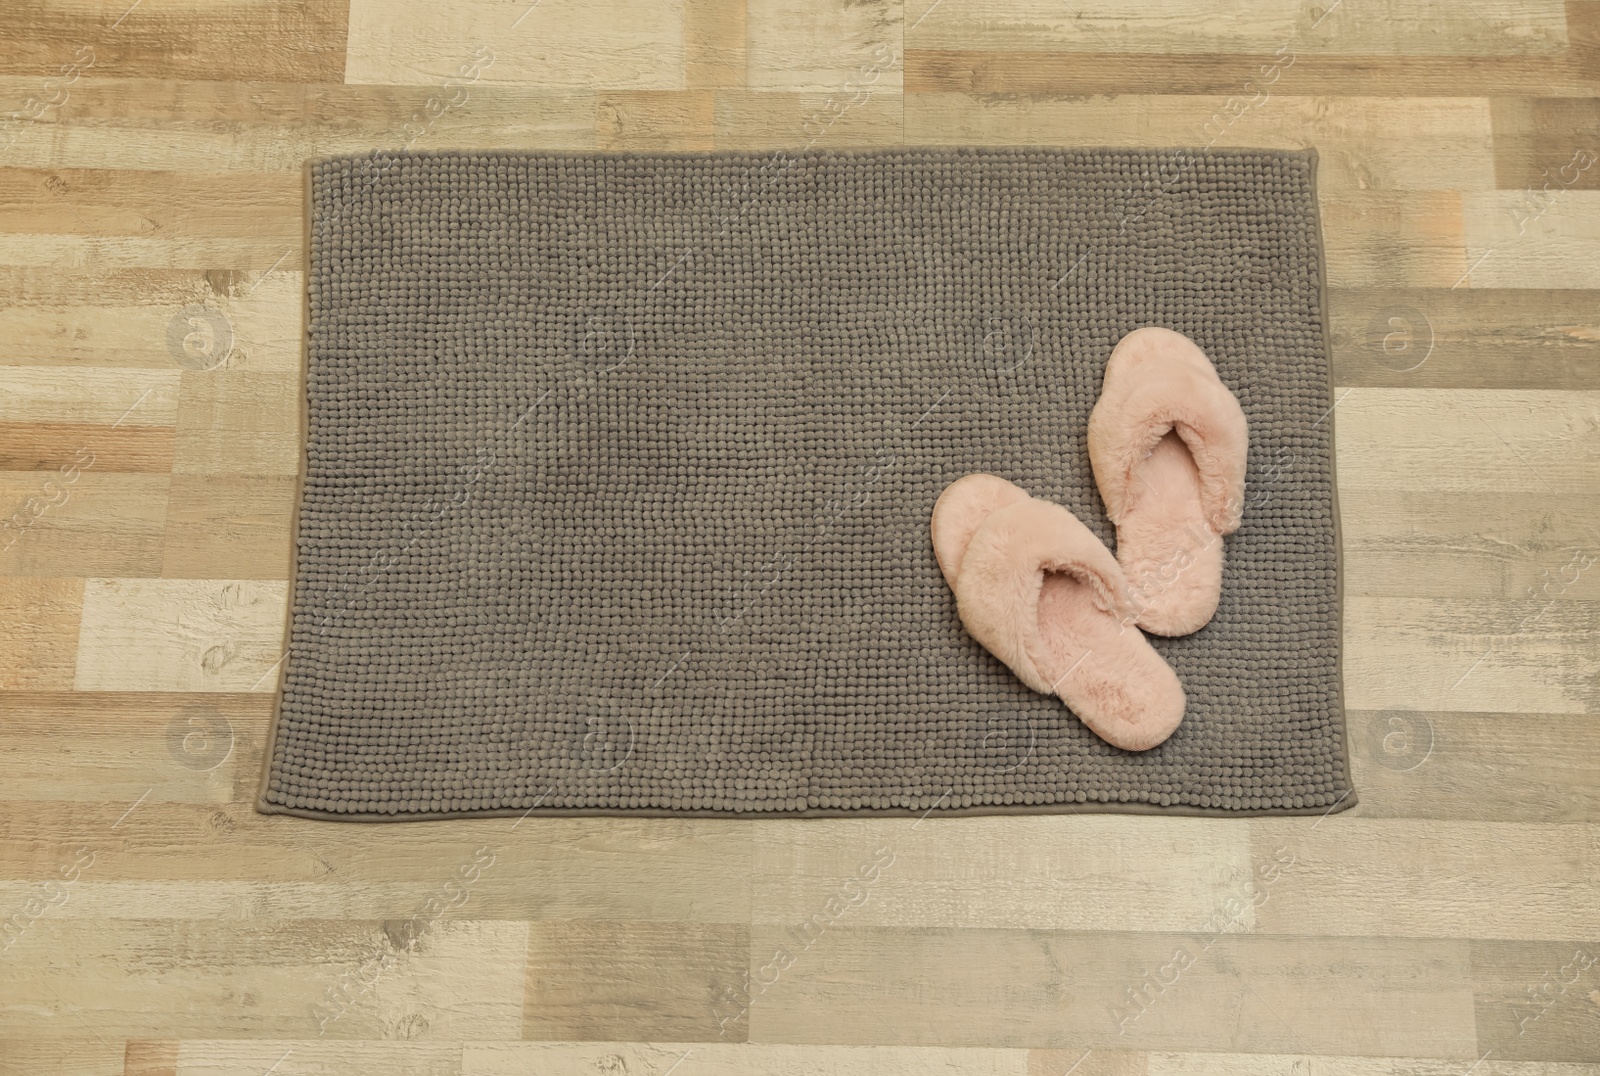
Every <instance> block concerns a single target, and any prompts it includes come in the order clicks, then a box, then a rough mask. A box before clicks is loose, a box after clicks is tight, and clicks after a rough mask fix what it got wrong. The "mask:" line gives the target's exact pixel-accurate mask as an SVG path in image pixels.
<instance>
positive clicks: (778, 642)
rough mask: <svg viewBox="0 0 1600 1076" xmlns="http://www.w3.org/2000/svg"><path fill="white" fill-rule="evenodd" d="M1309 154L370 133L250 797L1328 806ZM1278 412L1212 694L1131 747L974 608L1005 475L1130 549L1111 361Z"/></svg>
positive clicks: (271, 803) (341, 172)
mask: <svg viewBox="0 0 1600 1076" xmlns="http://www.w3.org/2000/svg"><path fill="white" fill-rule="evenodd" d="M1315 169H1316V160H1315V157H1314V155H1311V154H1305V153H1282V152H1267V151H1237V152H1188V151H1166V152H1149V151H1132V150H1103V151H1102V150H1061V149H981V150H980V149H952V150H928V149H907V150H883V151H865V152H851V153H820V152H819V153H812V152H806V153H795V154H784V153H782V152H778V153H765V154H763V153H713V154H658V155H644V154H640V155H625V156H617V155H606V154H594V153H580V154H558V153H533V154H527V153H486V154H417V155H411V154H399V155H394V154H376V155H371V156H366V157H359V158H342V159H337V160H327V161H322V162H318V163H316V164H314V165H313V166H312V168H311V176H310V183H311V191H310V199H309V201H310V220H309V229H310V237H309V238H310V266H309V272H308V278H307V281H308V282H307V288H308V293H309V294H308V301H309V319H310V320H309V345H308V348H309V354H308V372H307V377H306V455H305V469H304V478H303V481H302V488H301V491H300V504H299V515H298V521H297V547H296V561H295V570H294V591H293V603H292V612H291V620H290V630H289V644H290V652H289V658H288V660H287V662H286V665H285V672H284V679H283V684H282V688H281V692H280V698H279V707H278V714H277V717H276V719H275V722H274V728H273V733H272V736H271V740H270V743H269V746H268V750H267V752H266V773H265V774H264V777H263V785H262V793H261V797H260V800H259V806H260V809H261V810H263V811H267V812H281V813H290V814H299V815H305V816H308V817H315V818H328V819H378V820H385V819H422V818H438V817H446V816H458V815H508V814H522V813H524V812H528V811H530V810H532V811H534V812H536V813H552V814H561V813H569V814H570V813H611V812H638V813H647V814H668V813H676V814H686V815H687V814H701V815H751V816H775V815H827V814H854V813H872V812H881V813H902V814H921V813H923V812H930V811H931V812H933V813H935V814H955V813H962V812H969V813H970V812H990V813H998V812H1007V811H1016V812H1040V811H1070V810H1088V811H1153V812H1167V813H1185V814H1221V815H1240V814H1248V813H1263V812H1269V813H1322V812H1325V811H1328V810H1329V809H1342V808H1343V807H1344V806H1348V805H1349V804H1351V803H1353V802H1354V798H1353V796H1352V795H1351V785H1350V778H1349V767H1348V763H1347V760H1346V753H1345V730H1344V716H1343V708H1342V701H1341V685H1340V671H1339V644H1340V623H1339V622H1340V592H1339V559H1338V558H1339V550H1338V534H1337V511H1336V505H1335V501H1334V481H1333V434H1332V427H1333V416H1332V412H1331V403H1332V401H1331V400H1330V390H1329V373H1328V352H1327V345H1326V341H1325V331H1326V317H1325V314H1324V311H1323V302H1324V298H1325V295H1324V291H1325V286H1324V283H1323V277H1322V264H1321V258H1322V253H1321V240H1320V230H1319V222H1318V217H1317V202H1316V192H1315ZM1142 325H1163V326H1167V327H1170V328H1172V329H1175V330H1177V331H1178V332H1181V333H1185V334H1187V335H1188V336H1190V337H1192V338H1193V339H1194V340H1195V341H1196V342H1198V343H1199V344H1200V346H1201V347H1203V348H1204V349H1205V351H1206V352H1207V354H1209V355H1210V356H1211V358H1212V359H1213V360H1214V361H1215V363H1216V366H1217V368H1218V371H1219V372H1220V374H1221V376H1222V378H1223V380H1224V381H1225V382H1226V383H1227V384H1228V385H1229V387H1230V388H1232V390H1233V391H1234V393H1235V394H1236V395H1237V396H1238V398H1239V400H1240V402H1241V403H1242V405H1243V407H1244V411H1245V413H1246V415H1247V417H1248V419H1249V423H1250V434H1251V441H1250V459H1249V475H1248V483H1249V485H1248V490H1247V504H1246V508H1245V513H1244V525H1243V526H1242V527H1241V528H1240V530H1239V531H1238V533H1236V534H1235V535H1233V536H1231V537H1230V538H1228V539H1227V572H1226V577H1225V580H1224V586H1223V592H1222V604H1221V607H1220V609H1219V610H1218V612H1217V614H1216V617H1215V619H1214V620H1213V621H1212V622H1211V624H1210V625H1208V626H1207V627H1206V628H1204V629H1203V630H1201V631H1200V632H1198V633H1196V634H1194V635H1191V636H1188V637H1186V638H1180V639H1170V640H1162V639H1158V640H1155V643H1154V645H1155V646H1156V648H1157V649H1158V650H1160V651H1161V653H1162V654H1164V655H1165V656H1166V658H1167V660H1168V661H1169V662H1170V663H1171V664H1172V666H1173V667H1174V668H1175V669H1176V671H1177V673H1178V676H1179V677H1180V678H1181V680H1182V682H1183V685H1184V687H1185V689H1186V690H1187V693H1188V699H1189V705H1188V715H1187V717H1186V718H1185V720H1184V722H1183V724H1182V726H1180V727H1179V729H1178V731H1177V732H1176V733H1175V734H1174V735H1173V736H1172V738H1171V739H1170V740H1169V741H1167V742H1166V743H1165V744H1163V745H1162V746H1160V747H1158V748H1156V749H1154V750H1151V751H1149V752H1146V753H1143V754H1130V753H1127V752H1124V751H1121V750H1118V749H1115V748H1112V747H1110V746H1108V745H1107V744H1105V743H1104V742H1102V741H1101V740H1100V739H1098V738H1097V737H1096V736H1095V735H1094V734H1093V733H1091V732H1089V731H1088V730H1087V729H1086V728H1085V727H1084V726H1083V725H1082V724H1081V723H1080V722H1079V721H1078V719H1077V718H1076V717H1074V716H1073V715H1072V713H1071V712H1069V711H1068V710H1067V709H1066V708H1065V707H1064V706H1063V705H1062V703H1061V702H1060V701H1059V700H1057V699H1055V698H1053V697H1046V696H1041V695H1037V694H1035V693H1033V692H1032V691H1030V690H1029V689H1028V688H1027V687H1025V686H1024V685H1023V684H1022V683H1020V682H1019V681H1018V680H1017V679H1016V678H1015V677H1014V676H1013V675H1012V674H1011V673H1010V672H1009V671H1008V670H1007V669H1006V668H1005V667H1004V666H1003V665H1001V664H1000V662H999V661H997V660H996V659H995V658H993V657H992V656H990V655H989V654H988V653H987V652H986V651H985V650H983V649H982V648H981V647H980V646H979V645H978V644H977V643H976V642H974V641H973V640H972V639H971V638H970V637H969V636H968V635H967V634H966V632H965V631H964V630H963V629H962V626H961V623H960V621H959V620H958V619H957V616H956V610H955V601H954V598H953V597H952V595H951V593H950V591H949V589H948V588H947V587H946V586H945V583H944V580H943V578H942V577H941V575H940V573H939V569H938V566H937V564H936V562H935V560H934V556H933V550H932V547H931V545H930V542H929V536H928V523H929V516H930V512H931V511H932V508H933V505H934V501H935V500H936V499H937V498H938V496H939V493H940V491H941V490H943V489H944V487H945V486H946V485H947V484H948V483H950V482H951V481H953V480H954V479H956V478H959V477H961V476H962V475H966V474H971V473H973V472H977V471H983V472H990V473H993V474H998V475H1001V476H1003V477H1005V478H1008V479H1010V480H1012V481H1013V482H1016V483H1017V484H1018V485H1020V486H1022V487H1023V488H1024V489H1027V490H1029V491H1030V492H1032V493H1033V494H1034V495H1035V496H1038V497H1042V498H1045V499H1047V500H1051V501H1055V502H1057V503H1059V504H1062V505H1064V506H1066V507H1067V508H1068V509H1069V510H1071V511H1072V512H1073V513H1074V514H1075V515H1077V516H1078V518H1080V519H1082V520H1083V521H1084V522H1085V523H1086V524H1087V525H1088V526H1089V527H1090V528H1091V529H1092V530H1093V531H1095V533H1096V534H1098V535H1099V536H1100V537H1101V538H1102V539H1103V540H1104V541H1106V542H1107V543H1108V544H1110V543H1111V542H1112V541H1113V540H1114V539H1113V530H1112V528H1111V526H1110V525H1109V523H1108V522H1107V520H1106V516H1105V510H1104V508H1103V506H1102V505H1101V502H1100V497H1099V494H1098V493H1097V492H1096V489H1095V484H1094V479H1093V476H1092V475H1091V473H1090V468H1089V459H1088V453H1087V449H1086V448H1085V444H1084V435H1085V428H1086V424H1087V422H1088V418H1089V411H1090V409H1091V408H1092V407H1093V406H1094V402H1095V398H1096V395H1097V393H1098V390H1099V387H1100V381H1101V375H1102V373H1103V371H1104V367H1105V362H1106V358H1107V356H1108V355H1109V354H1110V352H1111V349H1112V346H1113V345H1115V344H1116V342H1117V341H1118V340H1119V339H1120V338H1121V337H1122V336H1123V335H1124V334H1125V333H1127V332H1129V331H1131V330H1132V329H1135V328H1137V327H1139V326H1142Z"/></svg>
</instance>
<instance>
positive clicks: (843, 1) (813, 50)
mask: <svg viewBox="0 0 1600 1076" xmlns="http://www.w3.org/2000/svg"><path fill="white" fill-rule="evenodd" d="M903 6H904V5H903V4H902V3H901V2H900V0H864V2H863V0H821V2H816V0H812V2H807V0H746V2H745V7H746V13H745V25H746V26H747V27H748V30H747V33H748V37H749V44H748V45H747V48H746V54H747V56H748V61H747V62H748V64H749V81H748V84H749V85H750V86H751V87H752V88H755V89H762V90H787V91H791V92H793V91H797V90H812V91H818V90H820V91H822V92H825V93H826V92H832V91H834V90H839V89H842V88H844V87H847V86H848V87H854V86H856V85H868V86H871V87H873V88H875V89H882V90H885V91H888V92H891V93H898V92H899V91H900V84H901V83H900V53H901V49H902V45H901V42H902V33H901V25H902V14H901V12H902V8H903Z"/></svg>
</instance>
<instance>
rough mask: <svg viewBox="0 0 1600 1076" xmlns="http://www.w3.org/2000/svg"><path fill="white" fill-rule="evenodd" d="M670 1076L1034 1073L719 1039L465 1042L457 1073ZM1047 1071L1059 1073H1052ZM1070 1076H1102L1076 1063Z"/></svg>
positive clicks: (1006, 1058) (916, 1056)
mask: <svg viewBox="0 0 1600 1076" xmlns="http://www.w3.org/2000/svg"><path fill="white" fill-rule="evenodd" d="M673 1065H678V1066H679V1068H678V1069H677V1072H676V1073H675V1074H674V1076H678V1074H682V1076H797V1074H800V1073H805V1074H806V1076H811V1074H813V1073H815V1074H818V1076H822V1074H826V1076H856V1074H861V1076H866V1074H869V1073H870V1074H873V1076H1034V1074H1033V1072H1032V1070H1030V1069H1028V1068H1027V1067H1026V1065H1027V1053H1026V1051H1023V1050H981V1049H970V1050H964V1049H955V1050H940V1049H932V1050H930V1049H919V1048H913V1047H907V1046H900V1045H893V1044H891V1045H886V1046H823V1047H816V1046H787V1045H783V1044H776V1043H749V1044H745V1043H739V1044H733V1043H721V1042H681V1043H680V1042H652V1043H638V1042H597V1043H557V1042H549V1043H546V1042H493V1043H491V1042H469V1043H464V1044H463V1045H462V1069H461V1071H462V1076H524V1074H525V1073H530V1072H538V1073H547V1072H548V1073H569V1072H570V1073H590V1072H593V1073H604V1074H608V1076H609V1074H610V1073H616V1074H618V1076H620V1074H623V1073H647V1074H649V1073H657V1074H660V1073H666V1072H669V1071H672V1066H673ZM1050 1076H1060V1073H1059V1072H1052V1073H1051V1074H1050ZM1074 1076H1102V1074H1100V1073H1097V1072H1095V1071H1093V1070H1088V1071H1086V1070H1082V1069H1080V1070H1079V1071H1078V1072H1077V1073H1074Z"/></svg>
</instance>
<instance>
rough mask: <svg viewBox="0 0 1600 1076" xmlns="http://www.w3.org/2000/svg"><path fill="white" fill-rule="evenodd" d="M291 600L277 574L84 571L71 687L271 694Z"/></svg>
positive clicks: (274, 685) (85, 689)
mask: <svg viewBox="0 0 1600 1076" xmlns="http://www.w3.org/2000/svg"><path fill="white" fill-rule="evenodd" d="M287 601H288V597H287V588H286V586H285V584H284V583H282V582H277V581H272V580H256V579H239V580H231V581H230V580H215V579H194V580H190V579H90V580H87V581H86V582H85V583H84V594H83V630H82V633H81V635H80V636H79V639H78V655H77V657H78V660H77V673H76V676H75V677H74V678H73V687H74V688H75V689H76V690H78V691H261V692H266V693H268V694H271V693H273V692H274V691H276V690H277V687H278V682H277V669H278V666H279V662H280V659H281V657H282V656H283V624H284V617H285V616H286V615H287Z"/></svg>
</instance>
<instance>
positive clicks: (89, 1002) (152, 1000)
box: [0, 898, 527, 1042]
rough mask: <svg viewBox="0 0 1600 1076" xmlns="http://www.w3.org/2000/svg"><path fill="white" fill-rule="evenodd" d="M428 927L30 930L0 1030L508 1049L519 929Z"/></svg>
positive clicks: (131, 925)
mask: <svg viewBox="0 0 1600 1076" xmlns="http://www.w3.org/2000/svg"><path fill="white" fill-rule="evenodd" d="M446 902H447V898H441V900H440V903H446ZM426 922H427V924H428V926H427V929H426V931H425V932H423V933H421V934H420V935H419V936H417V937H416V938H415V939H414V940H413V939H411V938H408V937H407V936H405V935H404V934H403V933H402V932H401V931H400V929H399V924H398V923H392V924H389V925H386V924H383V923H378V922H359V921H354V920H341V921H338V922H331V923H329V922H320V921H317V920H309V919H308V920H301V921H298V922H296V923H292V924H271V925H266V926H263V925H260V924H254V923H237V922H235V923H226V922H212V921H204V920H201V921H184V920H181V919H172V920H134V919H126V920H118V921H102V922H94V921H89V920H74V919H63V918H41V919H38V920H36V921H35V922H34V923H33V925H32V926H31V927H30V928H29V930H28V932H27V934H26V935H25V936H24V937H23V939H22V940H21V941H19V942H18V943H17V944H16V945H15V946H13V948H12V952H17V951H18V950H22V949H23V948H24V947H25V946H26V947H28V948H29V949H31V950H32V951H34V952H36V953H40V954H46V955H43V956H37V955H36V956H34V957H33V958H32V959H30V960H29V962H28V964H27V965H26V966H24V967H23V968H20V969H18V971H17V972H16V973H14V974H10V975H7V976H5V978H4V979H0V1029H3V1030H4V1034H5V1036H7V1037H23V1038H44V1037H50V1036H71V1035H75V1034H81V1031H74V1030H73V1029H75V1028H80V1027H81V1026H82V1025H80V1024H79V1023H78V1018H80V1017H81V1018H82V1019H84V1020H85V1021H87V1022H89V1023H90V1024H91V1026H93V1027H95V1028H96V1029H97V1030H99V1031H100V1033H101V1034H102V1035H104V1036H105V1037H107V1038H111V1037H113V1036H115V1037H123V1038H167V1039H182V1038H217V1037H226V1038H243V1039H293V1038H318V1037H322V1038H326V1039H372V1038H404V1039H418V1040H432V1041H443V1042H451V1041H460V1040H462V1039H505V1038H514V1037H516V1036H517V1034H518V1033H519V1028H520V1024H521V1019H522V990H523V966H524V961H525V954H526V946H527V927H526V926H525V925H524V924H522V923H507V922H479V921H474V920H464V919H456V918H452V917H449V916H442V917H439V918H434V919H428V920H426ZM112 969H116V970H115V971H114V972H113V973H112V974H107V972H108V971H112ZM122 969H126V970H127V972H128V973H131V974H127V973H124V972H123V970H122ZM319 1032H320V1035H319Z"/></svg>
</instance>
